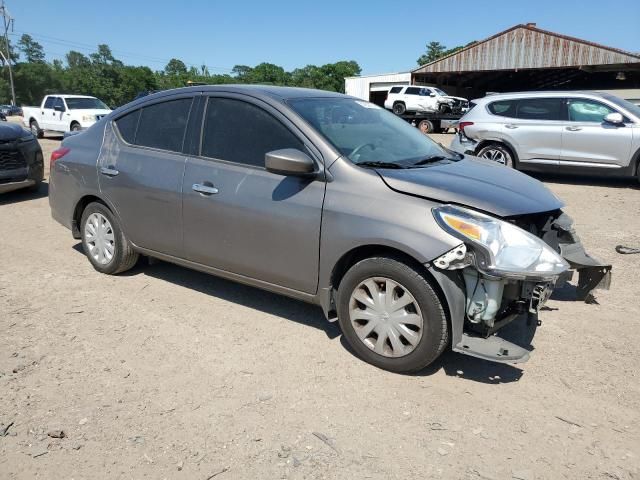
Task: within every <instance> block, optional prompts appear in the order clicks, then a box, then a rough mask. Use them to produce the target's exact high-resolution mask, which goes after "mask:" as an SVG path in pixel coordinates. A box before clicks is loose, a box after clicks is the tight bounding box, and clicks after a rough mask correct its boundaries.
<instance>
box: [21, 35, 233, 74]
mask: <svg viewBox="0 0 640 480" xmlns="http://www.w3.org/2000/svg"><path fill="white" fill-rule="evenodd" d="M18 34H27V35H31V36H32V37H34V38H36V39H41V40H43V41H46V42H49V43H53V44H57V45H60V46H67V47H74V48H77V49H79V50H85V51H91V52H95V51H96V47H95V46H92V45H90V44H87V43H81V42H75V41H69V40H65V39H62V38H56V37H51V36H49V35H42V34H38V33H31V32H22V31H16V32H15V33H13V34H12V35H13V36H16V37H17V36H18ZM112 52H113V53H114V54H116V55H118V56H124V57H129V58H138V59H142V60H145V61H147V62H151V63H157V64H162V65H166V64H167V63H169V60H170V59H166V58H158V57H152V56H149V55H144V54H140V53H133V52H127V51H124V50H112ZM183 62H184V64H185V65H187V66H188V67H196V68H200V67H201V66H202V65H203V64H202V63H196V62H187V61H184V60H183ZM204 66H205V67H206V68H207V69H209V70H218V71H223V72H229V73H230V72H232V71H233V69H232V68H228V67H218V66H213V65H204Z"/></svg>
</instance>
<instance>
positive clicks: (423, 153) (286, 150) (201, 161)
mask: <svg viewBox="0 0 640 480" xmlns="http://www.w3.org/2000/svg"><path fill="white" fill-rule="evenodd" d="M497 170H500V172H496V171H497ZM496 173H502V175H500V185H497V184H496V181H495V178H496V176H497V175H496ZM49 202H50V205H51V213H52V215H53V217H54V218H55V219H56V220H58V221H59V222H61V223H62V224H63V225H65V226H66V227H68V228H69V229H70V230H71V231H72V233H73V236H74V237H75V238H77V239H79V240H81V241H82V245H83V248H84V251H85V253H86V255H87V257H88V259H89V261H90V262H91V264H92V265H93V267H94V268H95V269H96V270H97V271H99V272H102V273H105V274H117V273H120V272H124V271H125V270H128V269H130V268H132V267H133V266H134V265H135V263H136V261H137V259H138V257H139V256H140V255H145V256H151V257H156V258H160V259H162V260H166V261H169V262H174V263H177V264H180V265H184V266H186V267H189V268H194V269H197V270H202V271H204V272H208V273H212V274H214V275H219V276H222V277H225V278H229V279H232V280H235V281H238V282H242V283H247V284H250V285H253V286H256V287H259V288H263V289H266V290H270V291H273V292H277V293H281V294H283V295H288V296H290V297H294V298H298V299H300V300H304V301H307V302H312V303H315V304H318V305H320V306H321V307H322V308H323V310H324V312H325V314H326V316H327V318H328V319H329V320H331V321H333V320H338V322H339V323H340V326H341V328H342V331H343V333H344V335H345V338H346V339H347V340H348V341H349V343H350V344H351V346H352V347H353V349H354V350H355V351H356V352H357V353H358V354H359V355H360V356H361V357H362V358H364V359H365V360H367V361H368V362H371V363H372V364H374V365H377V366H379V367H382V368H386V369H389V370H393V371H410V370H416V369H420V368H422V367H424V366H425V365H427V364H429V363H430V362H432V361H433V360H434V359H435V358H436V357H438V355H439V354H440V353H441V352H442V351H443V350H444V349H445V348H447V347H449V346H451V347H452V348H453V349H454V350H456V351H458V352H462V353H465V354H468V355H474V356H477V357H480V358H484V359H490V360H495V361H500V362H517V361H523V360H525V359H526V358H527V356H528V351H527V350H526V349H523V348H520V347H519V346H516V345H513V344H511V343H509V342H507V341H506V340H502V339H500V338H498V337H496V336H494V335H493V334H494V333H495V332H496V331H497V330H499V329H500V328H501V327H502V326H504V325H505V324H507V323H509V322H510V321H511V320H513V319H515V318H516V317H518V316H519V315H520V314H530V315H533V316H535V315H536V314H537V312H538V310H539V308H540V306H541V305H542V304H543V303H544V301H545V300H546V299H547V297H548V296H549V294H550V293H551V291H552V290H553V287H554V286H555V284H556V282H557V281H558V280H560V279H562V278H563V277H564V276H565V274H566V271H567V269H568V268H569V267H570V266H571V267H574V268H576V269H577V270H578V271H579V272H580V279H579V282H578V290H579V291H583V292H584V293H585V294H586V293H588V291H589V290H591V289H592V288H594V287H595V286H596V284H597V283H598V282H599V280H600V279H604V280H606V278H605V277H608V272H609V269H610V266H607V265H600V264H598V263H597V262H596V261H595V260H593V258H591V257H588V256H586V255H585V254H584V251H583V250H582V247H581V246H580V243H579V240H578V238H577V237H576V236H575V232H574V231H573V229H572V227H571V221H570V219H569V218H568V217H567V216H566V215H565V214H564V213H563V212H562V210H561V208H562V206H563V204H562V202H561V201H560V200H559V199H558V198H557V197H555V196H554V195H553V194H552V193H551V192H550V191H549V190H547V189H546V188H545V186H544V185H543V184H542V183H540V182H538V181H537V180H535V179H533V178H530V177H527V176H526V175H524V174H522V173H520V172H516V171H515V170H507V169H505V168H503V167H501V166H499V165H496V164H494V163H493V162H490V161H487V160H480V159H471V158H467V157H465V155H459V154H456V153H455V152H452V151H450V150H447V149H445V148H444V147H442V146H440V145H438V144H436V143H435V142H433V141H432V140H430V139H429V138H428V137H427V136H425V135H423V134H422V133H420V132H419V131H418V130H417V129H415V128H413V127H411V126H410V125H409V124H408V123H407V122H405V121H404V120H402V119H400V118H398V117H396V116H395V115H393V114H392V113H390V112H387V111H386V110H384V109H382V108H380V107H378V106H376V105H374V104H371V103H368V102H363V101H361V100H359V99H357V98H352V97H347V96H345V95H339V94H335V93H330V92H321V91H317V90H307V89H289V88H278V87H269V86H203V87H192V88H184V89H179V90H170V91H166V92H161V93H157V94H154V95H150V96H148V97H144V98H142V99H139V100H136V101H134V102H132V103H130V104H128V105H125V106H123V107H121V108H120V109H118V110H116V111H115V112H112V113H110V114H109V115H108V116H107V117H106V118H104V119H102V120H100V121H98V122H97V123H96V124H95V125H94V126H92V127H91V128H89V129H88V130H86V131H83V132H82V133H79V134H77V135H73V136H70V137H68V138H65V139H64V140H63V142H62V146H61V148H59V149H58V150H56V151H54V152H53V154H52V156H51V177H50V187H49ZM583 273H585V275H583ZM216 321H217V322H222V321H224V318H217V319H216Z"/></svg>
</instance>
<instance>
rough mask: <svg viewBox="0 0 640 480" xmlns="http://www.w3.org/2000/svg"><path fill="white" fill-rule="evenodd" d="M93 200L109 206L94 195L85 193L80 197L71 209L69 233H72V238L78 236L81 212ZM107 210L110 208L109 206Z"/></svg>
mask: <svg viewBox="0 0 640 480" xmlns="http://www.w3.org/2000/svg"><path fill="white" fill-rule="evenodd" d="M93 202H96V203H101V204H102V205H104V206H105V207H107V208H109V205H107V204H106V203H104V202H103V201H102V200H101V199H100V198H98V197H96V196H95V195H86V196H84V197H82V198H81V199H80V200H79V201H78V203H77V204H76V208H75V209H74V210H73V219H72V221H71V233H72V234H73V238H76V239H77V238H80V220H81V219H82V212H84V209H85V208H87V205H89V204H90V203H93ZM109 210H111V209H110V208H109Z"/></svg>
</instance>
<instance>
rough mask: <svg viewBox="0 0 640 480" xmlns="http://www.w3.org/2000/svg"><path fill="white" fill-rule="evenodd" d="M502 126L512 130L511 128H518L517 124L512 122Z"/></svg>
mask: <svg viewBox="0 0 640 480" xmlns="http://www.w3.org/2000/svg"><path fill="white" fill-rule="evenodd" d="M504 128H510V129H512V130H513V129H514V128H518V126H517V125H514V124H513V123H508V124H506V125H505V126H504Z"/></svg>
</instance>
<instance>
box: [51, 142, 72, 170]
mask: <svg viewBox="0 0 640 480" xmlns="http://www.w3.org/2000/svg"><path fill="white" fill-rule="evenodd" d="M70 151H71V149H70V148H67V147H60V148H58V149H57V150H54V151H53V152H51V160H49V169H51V168H52V167H53V164H54V163H56V161H58V160H60V159H61V158H62V157H64V156H65V155H66V154H67V153H69V152H70Z"/></svg>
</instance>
